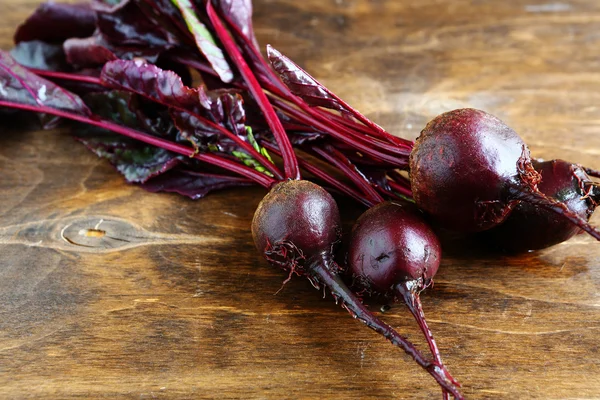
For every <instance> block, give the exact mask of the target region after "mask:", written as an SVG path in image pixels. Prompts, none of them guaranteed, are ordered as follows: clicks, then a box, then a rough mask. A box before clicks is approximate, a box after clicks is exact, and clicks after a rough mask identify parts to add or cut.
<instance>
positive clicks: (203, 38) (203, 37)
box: [171, 0, 234, 83]
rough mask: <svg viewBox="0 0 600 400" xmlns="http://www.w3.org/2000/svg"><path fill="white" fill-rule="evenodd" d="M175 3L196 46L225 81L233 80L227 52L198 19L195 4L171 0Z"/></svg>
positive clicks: (188, 0) (184, 0)
mask: <svg viewBox="0 0 600 400" xmlns="http://www.w3.org/2000/svg"><path fill="white" fill-rule="evenodd" d="M171 1H172V2H173V4H175V5H176V6H177V8H179V11H181V14H182V15H183V18H184V20H185V22H186V24H187V27H188V29H189V30H190V32H191V33H192V35H194V40H195V41H196V46H198V49H199V50H200V52H202V54H203V55H204V56H205V57H206V59H207V60H208V62H209V63H210V65H211V66H212V67H213V69H214V70H215V72H216V73H217V74H218V75H219V77H220V78H221V80H222V81H223V82H226V83H227V82H231V81H232V80H233V77H234V75H233V71H232V70H231V67H230V66H229V64H228V63H227V60H226V59H225V54H223V51H222V50H221V48H220V47H219V46H218V45H217V43H216V41H215V39H214V38H213V36H212V34H211V33H210V31H209V30H208V29H207V28H206V26H205V25H204V24H203V23H202V22H201V21H200V19H198V16H197V15H196V11H195V9H194V5H193V4H192V2H191V1H190V0H171Z"/></svg>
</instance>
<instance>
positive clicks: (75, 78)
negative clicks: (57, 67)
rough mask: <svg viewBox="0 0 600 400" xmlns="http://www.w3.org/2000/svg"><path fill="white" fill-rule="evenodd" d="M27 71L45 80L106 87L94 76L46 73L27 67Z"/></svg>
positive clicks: (56, 72) (55, 72)
mask: <svg viewBox="0 0 600 400" xmlns="http://www.w3.org/2000/svg"><path fill="white" fill-rule="evenodd" d="M27 69H28V70H29V71H31V72H33V73H34V74H36V75H39V76H44V77H46V78H52V79H62V80H67V81H75V82H84V83H91V84H94V85H98V86H100V87H106V85H105V84H104V83H103V82H102V80H101V79H100V78H97V77H95V76H87V75H79V74H73V73H69V72H58V71H48V70H45V69H37V68H30V67H27Z"/></svg>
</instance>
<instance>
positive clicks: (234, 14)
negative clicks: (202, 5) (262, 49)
mask: <svg viewBox="0 0 600 400" xmlns="http://www.w3.org/2000/svg"><path fill="white" fill-rule="evenodd" d="M213 4H215V7H216V8H217V10H219V11H220V12H221V14H222V15H223V16H224V17H225V19H227V20H228V21H231V23H233V24H235V26H236V27H237V28H238V30H239V31H240V32H241V33H242V34H244V35H245V36H246V37H247V38H248V39H250V41H251V42H252V43H253V44H254V46H255V47H256V48H257V49H258V48H259V46H258V42H257V40H256V37H255V36H254V28H253V27H252V0H213Z"/></svg>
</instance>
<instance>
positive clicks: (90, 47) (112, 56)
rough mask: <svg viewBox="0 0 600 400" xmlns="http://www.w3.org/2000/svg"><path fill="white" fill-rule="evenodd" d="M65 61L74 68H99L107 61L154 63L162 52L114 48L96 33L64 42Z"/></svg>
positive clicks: (133, 47)
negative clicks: (138, 59) (135, 60)
mask: <svg viewBox="0 0 600 400" xmlns="http://www.w3.org/2000/svg"><path fill="white" fill-rule="evenodd" d="M63 48H64V51H65V54H66V57H67V61H68V62H69V63H70V64H72V65H73V66H74V67H76V68H82V67H99V66H102V65H104V64H105V63H107V62H109V61H114V60H119V59H120V60H133V59H137V58H140V59H144V60H146V61H148V62H155V61H156V60H157V59H158V57H159V55H160V54H161V53H162V52H163V50H162V49H160V48H158V47H144V46H137V47H135V46H128V47H127V46H116V45H114V44H112V43H109V42H107V41H106V40H104V38H103V36H102V35H101V34H99V33H98V32H96V33H95V34H94V35H92V36H90V37H87V38H83V39H79V38H74V39H69V40H66V41H65V43H64V45H63Z"/></svg>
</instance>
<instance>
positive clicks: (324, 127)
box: [274, 100, 410, 168]
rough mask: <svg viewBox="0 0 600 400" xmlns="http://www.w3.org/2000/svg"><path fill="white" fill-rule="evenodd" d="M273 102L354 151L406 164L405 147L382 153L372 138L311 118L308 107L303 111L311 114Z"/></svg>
mask: <svg viewBox="0 0 600 400" xmlns="http://www.w3.org/2000/svg"><path fill="white" fill-rule="evenodd" d="M274 104H275V105H276V107H277V108H279V109H280V110H282V111H283V112H285V113H286V114H288V115H289V116H291V117H293V118H295V119H297V120H298V121H300V122H302V123H305V124H307V125H310V126H312V127H314V128H316V129H318V130H319V131H321V132H324V133H327V134H329V135H330V136H331V137H333V138H335V139H337V140H339V141H341V142H343V143H346V144H347V145H349V146H351V147H353V148H354V149H355V150H356V151H359V152H361V153H364V154H367V155H369V156H371V157H373V158H375V159H376V160H381V161H384V162H385V163H387V164H389V165H391V166H394V167H399V168H405V167H406V166H407V165H408V155H409V153H410V152H409V151H407V150H406V149H398V148H396V153H397V154H396V155H392V154H387V153H383V152H381V151H379V150H378V149H377V148H376V147H377V146H376V145H374V144H373V139H372V138H369V137H366V136H355V135H352V134H349V131H348V130H347V129H346V128H345V127H344V126H343V125H339V124H337V123H335V122H333V121H327V123H325V122H322V121H320V120H317V119H314V118H311V115H312V110H310V107H309V110H304V111H307V112H310V113H311V115H306V114H303V113H302V112H301V110H298V109H296V108H294V107H292V106H290V105H289V104H287V103H285V102H283V101H278V100H275V101H274ZM306 107H308V106H306ZM365 141H368V142H369V143H365Z"/></svg>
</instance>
